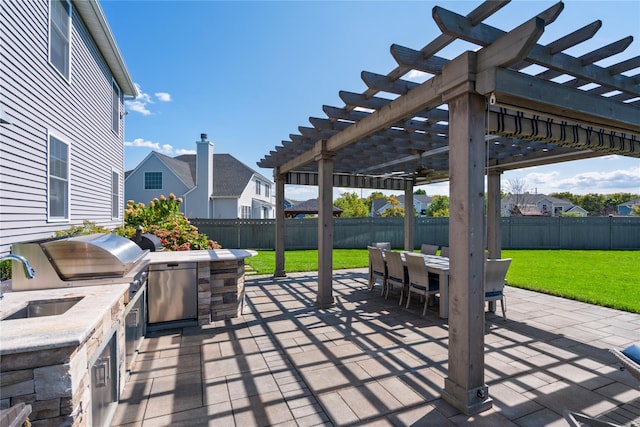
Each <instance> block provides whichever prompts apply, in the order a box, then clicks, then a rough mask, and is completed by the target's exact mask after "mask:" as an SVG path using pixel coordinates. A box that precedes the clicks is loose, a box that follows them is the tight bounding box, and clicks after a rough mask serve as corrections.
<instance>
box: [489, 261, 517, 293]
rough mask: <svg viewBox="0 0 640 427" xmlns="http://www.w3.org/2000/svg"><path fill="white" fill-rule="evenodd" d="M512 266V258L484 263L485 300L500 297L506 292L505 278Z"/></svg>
mask: <svg viewBox="0 0 640 427" xmlns="http://www.w3.org/2000/svg"><path fill="white" fill-rule="evenodd" d="M510 265H511V258H503V259H487V260H485V262H484V293H485V298H490V297H499V296H501V295H502V291H503V290H504V282H505V277H506V276H507V270H509V266H510Z"/></svg>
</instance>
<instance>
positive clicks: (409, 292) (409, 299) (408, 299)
mask: <svg viewBox="0 0 640 427" xmlns="http://www.w3.org/2000/svg"><path fill="white" fill-rule="evenodd" d="M410 302H411V288H409V290H408V291H407V306H406V307H405V308H409V303H410Z"/></svg>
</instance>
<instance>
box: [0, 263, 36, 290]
mask: <svg viewBox="0 0 640 427" xmlns="http://www.w3.org/2000/svg"><path fill="white" fill-rule="evenodd" d="M5 259H12V260H16V261H20V262H21V263H22V266H23V267H24V275H25V276H27V278H29V279H33V278H34V277H36V271H35V270H34V269H33V268H32V267H31V265H30V264H29V261H27V259H26V258H25V257H23V256H22V255H16V254H9V255H5V256H3V257H0V261H4V260H5ZM3 296H4V292H3V290H2V280H0V298H2V297H3Z"/></svg>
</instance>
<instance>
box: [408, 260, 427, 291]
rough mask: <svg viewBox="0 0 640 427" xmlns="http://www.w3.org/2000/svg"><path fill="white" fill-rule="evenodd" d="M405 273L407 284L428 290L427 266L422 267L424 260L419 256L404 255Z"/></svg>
mask: <svg viewBox="0 0 640 427" xmlns="http://www.w3.org/2000/svg"><path fill="white" fill-rule="evenodd" d="M405 260H406V262H407V271H408V272H409V283H411V284H412V285H413V284H415V285H418V286H422V287H424V288H425V289H429V274H428V272H427V266H426V265H424V258H423V257H421V256H420V255H413V254H410V253H407V254H405Z"/></svg>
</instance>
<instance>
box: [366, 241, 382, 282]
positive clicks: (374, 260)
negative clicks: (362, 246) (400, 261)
mask: <svg viewBox="0 0 640 427" xmlns="http://www.w3.org/2000/svg"><path fill="white" fill-rule="evenodd" d="M367 249H368V250H369V265H370V266H371V270H372V271H374V272H376V273H377V274H380V275H383V274H384V272H385V267H384V258H383V257H382V250H381V249H380V248H376V247H373V246H367Z"/></svg>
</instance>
